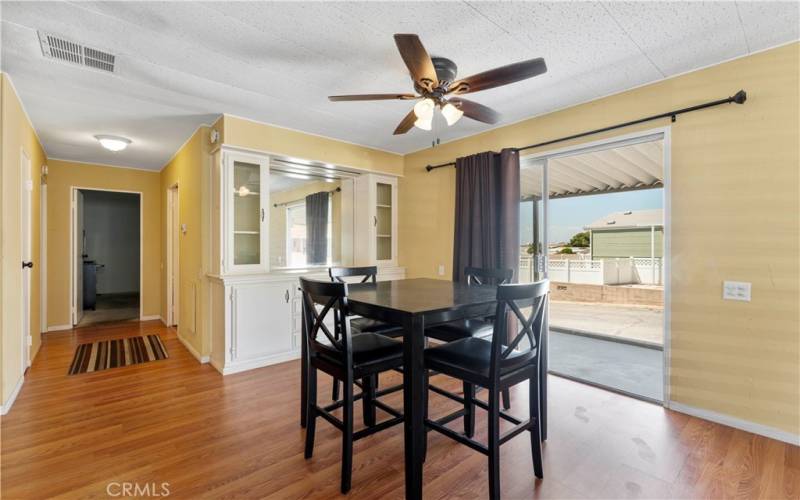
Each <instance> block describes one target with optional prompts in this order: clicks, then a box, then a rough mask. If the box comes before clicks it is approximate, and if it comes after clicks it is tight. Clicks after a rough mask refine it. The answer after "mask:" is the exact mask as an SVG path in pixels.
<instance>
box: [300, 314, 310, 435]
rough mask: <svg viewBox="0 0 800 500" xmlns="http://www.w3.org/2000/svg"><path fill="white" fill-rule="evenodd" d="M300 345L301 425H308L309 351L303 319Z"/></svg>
mask: <svg viewBox="0 0 800 500" xmlns="http://www.w3.org/2000/svg"><path fill="white" fill-rule="evenodd" d="M302 328H303V334H302V335H301V337H300V338H301V340H302V342H301V346H300V426H301V427H305V426H306V418H307V415H306V401H307V400H308V353H307V352H306V334H305V331H306V324H305V321H303V326H302Z"/></svg>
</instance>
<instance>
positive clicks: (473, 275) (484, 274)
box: [464, 267, 514, 285]
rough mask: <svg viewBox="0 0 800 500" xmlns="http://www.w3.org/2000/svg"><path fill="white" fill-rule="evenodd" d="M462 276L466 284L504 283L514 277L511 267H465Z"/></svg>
mask: <svg viewBox="0 0 800 500" xmlns="http://www.w3.org/2000/svg"><path fill="white" fill-rule="evenodd" d="M464 276H466V278H467V284H468V285H473V284H474V285H505V284H506V283H511V280H512V279H513V278H514V270H513V269H502V268H499V269H487V268H482V267H465V268H464Z"/></svg>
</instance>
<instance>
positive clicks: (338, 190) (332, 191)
mask: <svg viewBox="0 0 800 500" xmlns="http://www.w3.org/2000/svg"><path fill="white" fill-rule="evenodd" d="M341 191H342V188H340V187H337V188H336V189H331V190H330V191H322V192H323V193H330V194H331V196H333V195H334V194H335V193H340V192H341ZM304 200H305V198H301V199H299V200H292V201H284V202H281V203H273V204H272V206H273V207H275V208H278V207H280V206H283V205H288V204H290V203H297V202H298V201H304Z"/></svg>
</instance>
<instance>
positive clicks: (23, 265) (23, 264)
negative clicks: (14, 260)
mask: <svg viewBox="0 0 800 500" xmlns="http://www.w3.org/2000/svg"><path fill="white" fill-rule="evenodd" d="M26 267H30V268H31V269H33V262H25V261H22V269H25V268H26Z"/></svg>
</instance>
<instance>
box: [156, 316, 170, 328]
mask: <svg viewBox="0 0 800 500" xmlns="http://www.w3.org/2000/svg"><path fill="white" fill-rule="evenodd" d="M158 319H160V320H161V324H162V325H164V326H169V325H168V324H167V320H165V319H164V316H159V317H158Z"/></svg>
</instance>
